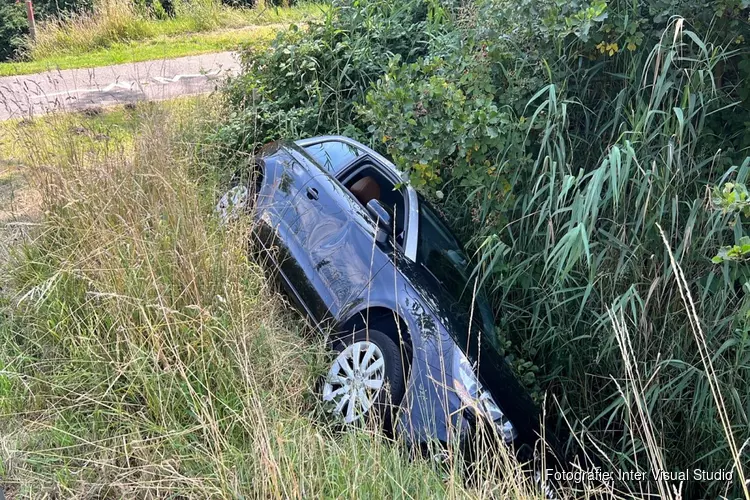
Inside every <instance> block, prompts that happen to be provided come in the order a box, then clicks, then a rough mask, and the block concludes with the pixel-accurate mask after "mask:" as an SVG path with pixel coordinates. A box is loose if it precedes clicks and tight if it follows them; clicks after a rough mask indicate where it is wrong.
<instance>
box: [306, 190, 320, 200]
mask: <svg viewBox="0 0 750 500" xmlns="http://www.w3.org/2000/svg"><path fill="white" fill-rule="evenodd" d="M307 197H308V198H310V199H311V200H317V199H318V190H317V189H315V188H307Z"/></svg>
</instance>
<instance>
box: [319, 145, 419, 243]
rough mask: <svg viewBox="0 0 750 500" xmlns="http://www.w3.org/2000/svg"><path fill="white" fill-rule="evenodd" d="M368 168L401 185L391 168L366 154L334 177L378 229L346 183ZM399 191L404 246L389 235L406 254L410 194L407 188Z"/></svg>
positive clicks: (375, 222) (392, 241)
mask: <svg viewBox="0 0 750 500" xmlns="http://www.w3.org/2000/svg"><path fill="white" fill-rule="evenodd" d="M367 167H372V168H375V169H376V170H377V171H378V172H380V174H381V175H382V176H383V177H385V178H386V179H388V180H389V181H390V182H392V183H393V185H394V186H396V185H398V184H399V183H401V182H402V181H401V179H399V178H398V176H396V175H395V174H394V172H392V171H391V170H390V169H389V168H386V167H385V166H384V165H382V164H381V163H380V162H379V161H378V160H377V159H376V158H373V157H372V155H370V154H368V153H365V154H364V156H362V157H361V158H356V159H355V160H354V161H352V162H350V164H349V165H347V166H346V167H345V168H344V169H342V170H341V172H340V173H339V174H338V175H336V176H334V177H336V180H337V181H338V182H339V183H340V184H341V185H342V186H343V188H344V189H345V190H346V191H347V193H349V195H351V196H352V198H354V199H355V200H356V202H357V203H358V204H359V206H361V207H363V208H364V209H365V213H366V214H367V216H368V218H369V219H370V222H371V224H372V225H373V227H374V228H376V229H377V227H376V226H377V221H376V220H374V219H373V218H372V216H371V215H370V212H369V211H368V210H367V207H365V206H364V205H362V203H361V202H360V201H359V200H357V197H356V196H354V194H352V192H351V191H349V189H348V188H347V187H346V183H347V182H349V181H350V180H351V179H352V178H353V177H354V176H356V175H357V174H358V173H359V172H360V171H362V170H363V169H365V168H367ZM399 191H400V192H401V195H402V196H403V198H404V244H403V245H400V244H399V243H398V242H396V241H395V238H394V237H393V235H392V234H389V235H388V239H389V241H391V243H392V244H393V246H394V247H397V248H398V249H399V250H400V251H401V252H405V250H406V243H407V241H406V240H407V238H409V235H410V233H409V209H410V206H409V193H408V191H407V189H406V187H401V188H399Z"/></svg>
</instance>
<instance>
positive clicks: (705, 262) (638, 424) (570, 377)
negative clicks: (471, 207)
mask: <svg viewBox="0 0 750 500" xmlns="http://www.w3.org/2000/svg"><path fill="white" fill-rule="evenodd" d="M733 55H735V52H733V51H731V50H728V49H726V48H724V47H721V46H714V45H711V44H710V43H706V42H704V41H702V40H701V39H700V37H699V36H698V35H696V34H695V33H692V32H690V31H689V30H688V28H687V26H686V25H685V23H684V22H683V20H681V19H680V18H675V19H674V20H673V21H672V22H671V23H670V25H669V27H668V29H667V30H666V31H665V33H664V36H663V38H662V41H661V43H659V44H657V45H656V46H655V47H654V48H653V50H652V51H651V52H645V53H643V54H642V55H641V56H640V57H638V56H637V55H636V56H633V57H632V58H630V59H629V60H624V61H620V63H619V65H618V67H617V68H614V67H611V68H609V71H610V72H611V73H614V74H618V75H620V77H621V78H622V79H623V80H624V81H625V82H629V84H628V85H623V86H622V88H621V90H620V91H619V92H618V94H617V96H616V102H615V103H614V105H613V103H612V102H609V101H602V102H600V103H599V105H598V107H594V108H587V107H585V106H584V103H582V102H581V100H580V99H579V97H580V96H583V95H586V94H587V93H590V94H593V95H599V96H601V97H602V99H604V96H605V91H602V90H601V87H598V86H597V83H601V81H603V80H606V79H607V78H608V75H604V74H598V72H597V71H596V70H592V71H591V72H589V73H584V72H581V73H583V74H584V75H585V76H586V77H587V78H588V80H586V79H585V78H584V79H581V76H580V75H576V76H575V77H574V76H571V77H570V79H569V80H568V81H567V83H568V84H569V85H570V87H573V86H574V85H576V86H575V87H574V88H570V87H568V88H563V87H562V86H560V85H556V84H550V85H548V86H546V87H545V88H544V89H542V90H540V91H539V92H538V93H537V94H536V95H535V96H534V97H533V99H532V100H531V101H530V102H529V104H528V108H529V109H530V111H529V112H530V114H531V115H532V119H533V120H539V122H537V125H538V126H539V129H540V130H541V132H540V134H539V141H540V142H539V149H538V154H537V156H536V162H535V166H534V169H533V171H532V173H531V178H532V179H534V182H533V184H529V183H528V182H525V181H524V179H523V178H521V177H518V178H516V179H514V180H513V181H512V182H515V183H521V184H523V185H525V186H529V188H530V189H528V190H527V191H523V192H520V195H519V196H518V198H516V199H513V200H511V202H512V203H513V204H514V205H513V206H512V208H510V213H511V214H512V217H510V219H511V220H512V222H511V223H509V224H508V225H507V226H506V227H505V228H504V230H503V231H502V232H500V233H496V234H494V235H490V236H489V237H487V235H483V237H486V238H487V239H486V243H485V245H484V246H485V248H487V249H488V255H494V254H497V253H498V252H505V253H504V255H513V256H514V258H512V259H508V260H507V261H506V262H505V265H506V267H503V268H502V269H501V268H498V269H496V272H495V273H494V274H493V279H491V280H490V282H491V283H492V284H493V285H494V289H495V290H496V291H497V292H498V294H499V295H498V298H499V300H500V302H501V307H502V309H503V311H504V312H505V313H506V315H505V319H506V321H508V323H509V324H510V325H512V326H511V329H512V330H514V331H515V335H516V338H517V339H523V340H522V342H524V346H525V349H530V350H532V351H533V352H536V353H541V354H542V356H540V357H538V358H537V359H538V360H539V361H538V362H540V364H541V365H542V366H547V367H548V370H549V367H555V368H556V369H555V370H554V371H548V373H547V374H546V375H547V376H546V382H547V386H548V387H549V388H550V389H552V390H553V391H555V392H557V391H559V392H560V393H561V394H562V395H563V397H564V400H563V401H562V402H561V404H562V406H563V407H566V408H568V412H569V418H570V420H571V421H574V422H576V423H575V424H574V427H576V428H577V430H578V431H581V433H582V434H583V435H585V436H586V437H585V438H582V439H583V440H589V441H590V443H589V445H591V442H595V443H596V444H595V445H596V446H597V447H598V448H599V449H601V450H606V451H605V452H604V454H603V455H604V456H605V457H607V459H608V460H611V461H612V463H613V465H614V466H615V467H616V468H619V469H625V470H628V469H632V468H648V469H651V470H653V469H654V468H656V467H657V466H658V467H659V468H660V469H665V470H673V469H675V468H682V469H684V468H688V467H689V468H695V467H698V468H702V469H705V470H719V469H722V468H723V469H733V470H734V477H735V481H734V483H733V484H732V485H723V484H719V483H712V484H698V483H695V482H691V483H689V484H685V485H682V486H681V488H683V492H682V494H683V495H687V496H691V495H696V494H698V492H705V491H707V489H708V490H710V491H712V492H713V494H718V493H719V492H722V493H723V494H727V493H726V492H727V491H729V492H730V493H729V494H730V495H743V496H745V497H748V489H747V484H746V483H745V480H744V478H745V477H746V474H747V470H743V467H745V466H746V465H745V464H747V456H743V455H742V452H741V446H742V443H743V442H745V440H747V438H748V429H749V428H748V420H747V404H748V401H750V392H749V391H750V389H749V387H750V385H748V376H750V372H748V369H750V358H748V353H749V352H750V351H748V347H750V343H748V337H747V326H746V322H745V320H744V319H743V318H745V311H746V310H747V302H746V295H745V292H744V291H743V290H742V289H741V286H740V285H741V283H742V282H743V278H742V277H741V276H742V271H740V270H739V269H737V268H736V267H734V266H733V265H729V264H726V265H724V266H723V267H721V266H719V267H717V266H715V265H714V264H712V263H711V261H710V257H711V256H712V255H713V254H714V253H715V252H716V249H717V248H718V247H719V246H721V244H722V243H723V242H724V241H726V240H727V239H731V238H732V236H733V233H732V231H731V230H730V229H729V226H728V224H727V219H726V218H725V217H724V216H722V215H721V214H719V213H715V212H714V211H712V209H711V207H710V206H709V203H708V199H707V196H706V193H707V191H706V190H707V186H711V185H716V184H720V183H721V182H723V180H724V179H726V178H729V177H730V176H731V177H733V178H736V179H737V180H738V181H739V182H743V181H744V180H745V179H746V178H747V174H748V168H749V167H750V159H746V160H745V161H744V162H743V163H742V164H741V165H737V166H734V167H731V168H728V169H727V167H726V166H725V165H726V163H727V161H730V160H729V159H728V158H725V157H724V156H723V152H722V151H721V150H720V149H717V150H714V151H711V150H708V151H707V150H705V148H707V147H710V145H711V144H720V141H718V142H712V141H711V140H709V139H710V138H711V136H710V135H709V134H710V133H711V132H710V129H709V128H708V126H707V123H708V122H709V121H710V120H711V119H713V118H715V115H716V114H717V113H722V112H726V111H727V109H731V107H732V106H734V105H736V103H734V104H732V102H731V100H729V99H728V98H727V95H726V94H725V93H723V92H722V90H721V88H720V85H719V84H718V83H717V81H716V79H715V75H716V74H717V72H718V71H717V68H718V67H719V66H720V65H722V64H723V62H724V61H727V60H728V59H730V58H731V57H732V56H733ZM600 70H603V68H600ZM574 80H578V81H576V82H575V84H574V83H573V82H574ZM581 80H583V81H581ZM588 102H591V101H588ZM542 117H543V118H542ZM587 126H588V127H590V128H588V129H586V128H585V127H587ZM570 131H577V132H578V133H570ZM519 175H520V174H519ZM523 175H526V173H525V172H524V173H523ZM491 215H492V214H490V213H485V214H483V218H487V217H490V216H491ZM660 228H663V232H662V231H661V229H660ZM735 231H737V228H735ZM735 234H736V233H735ZM662 237H664V238H665V239H664V241H662ZM502 241H506V242H507V241H512V242H513V243H512V245H510V246H508V245H506V244H504V243H502ZM494 242H497V243H494ZM535 270H541V271H542V272H541V273H539V276H540V279H539V281H538V282H536V283H534V285H533V286H528V285H527V284H524V283H523V281H522V280H524V279H527V278H526V277H527V276H528V275H529V274H536V271H535ZM573 409H574V410H573ZM574 412H575V414H573V413H574ZM584 431H585V432H584ZM657 486H658V488H659V494H660V495H662V496H664V495H667V496H674V495H675V493H674V492H671V490H670V489H669V488H668V487H667V486H664V485H659V484H657ZM732 488H733V489H732Z"/></svg>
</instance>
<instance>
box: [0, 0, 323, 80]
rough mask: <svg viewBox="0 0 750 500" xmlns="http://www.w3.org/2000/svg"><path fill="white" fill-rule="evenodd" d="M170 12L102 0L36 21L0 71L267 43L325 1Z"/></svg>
mask: <svg viewBox="0 0 750 500" xmlns="http://www.w3.org/2000/svg"><path fill="white" fill-rule="evenodd" d="M184 5H185V7H184V8H183V9H182V10H181V11H179V12H178V15H177V16H176V17H175V18H170V19H164V20H159V19H153V18H150V17H147V16H143V15H142V14H139V13H138V12H137V11H136V10H134V8H133V7H132V6H131V4H129V3H125V2H112V1H103V2H100V3H98V4H97V7H96V10H95V12H94V13H93V14H88V15H80V16H76V17H72V18H69V19H66V20H63V21H54V22H49V23H46V24H44V23H43V24H40V25H39V27H38V34H37V41H36V42H35V43H34V44H33V45H31V46H30V47H29V49H28V50H27V51H26V52H25V54H23V56H22V57H20V58H19V60H17V61H11V62H5V63H0V76H10V75H21V74H30V73H37V72H41V71H48V70H57V69H74V68H91V67H97V66H106V65H110V64H120V63H129V62H138V61H147V60H152V59H162V58H175V57H181V56H188V55H196V54H203V53H209V52H218V51H224V50H235V49H238V48H239V47H240V46H242V45H245V44H258V43H266V42H267V41H268V40H270V39H271V38H272V37H273V35H274V33H275V32H276V30H277V29H279V28H281V27H282V26H284V25H286V24H289V23H295V22H306V21H309V20H310V19H313V18H315V17H319V16H321V15H322V13H323V12H324V11H325V8H326V7H325V6H324V5H322V4H317V3H302V4H299V5H296V6H294V7H286V8H281V7H279V8H269V7H258V8H256V9H237V8H230V7H225V6H221V5H219V4H215V3H213V2H211V1H208V2H207V1H199V0H196V1H194V2H192V3H191V2H186V3H185V4H184Z"/></svg>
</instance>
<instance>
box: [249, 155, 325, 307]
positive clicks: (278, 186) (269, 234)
mask: <svg viewBox="0 0 750 500" xmlns="http://www.w3.org/2000/svg"><path fill="white" fill-rule="evenodd" d="M260 161H261V162H263V170H264V172H265V178H264V180H263V183H262V185H261V188H260V191H259V193H258V198H257V204H256V211H255V218H256V221H257V222H258V223H257V224H256V227H255V230H254V233H255V235H256V237H257V240H258V241H259V243H260V244H261V245H262V247H263V248H264V249H265V250H266V252H267V253H268V254H269V255H270V256H271V257H272V259H273V260H274V262H275V264H276V266H277V267H278V269H279V270H280V271H281V272H282V275H283V276H282V278H283V283H284V285H286V286H287V287H288V288H289V291H290V292H291V293H292V296H293V298H294V299H296V300H297V301H298V303H299V305H300V306H302V307H303V308H305V309H306V307H305V306H306V305H305V301H304V300H302V296H303V295H304V296H309V294H310V292H311V291H312V288H311V284H310V283H308V282H307V278H306V274H305V273H304V272H302V270H301V267H300V261H299V256H300V253H301V251H300V242H299V241H298V238H297V237H296V234H297V231H298V229H299V224H298V222H299V219H300V214H301V213H303V212H304V211H305V210H307V206H306V204H305V203H304V200H306V199H307V198H306V197H305V196H304V195H303V194H302V193H303V192H304V191H305V187H306V186H307V184H308V183H309V182H310V181H311V180H312V178H313V177H314V175H317V174H318V173H319V171H318V169H317V168H312V169H311V167H313V165H311V164H310V163H309V162H305V161H300V159H299V158H296V157H295V155H294V152H293V151H290V150H288V149H287V148H285V147H281V148H280V149H278V150H277V151H275V152H274V153H272V154H270V155H268V156H266V157H264V158H262V159H261V160H260ZM308 312H310V311H308Z"/></svg>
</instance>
